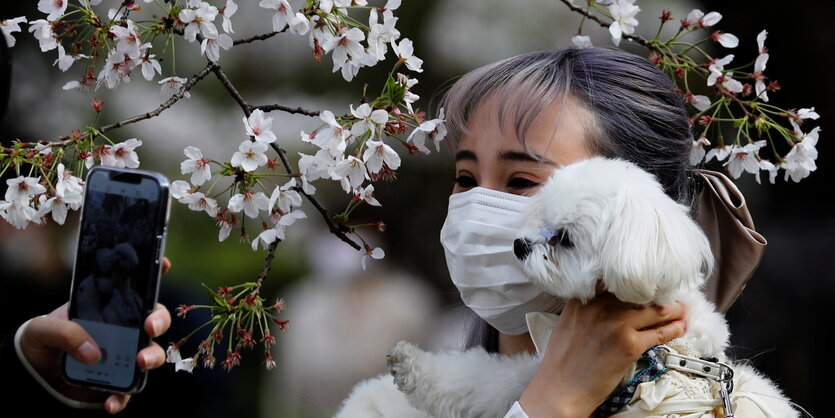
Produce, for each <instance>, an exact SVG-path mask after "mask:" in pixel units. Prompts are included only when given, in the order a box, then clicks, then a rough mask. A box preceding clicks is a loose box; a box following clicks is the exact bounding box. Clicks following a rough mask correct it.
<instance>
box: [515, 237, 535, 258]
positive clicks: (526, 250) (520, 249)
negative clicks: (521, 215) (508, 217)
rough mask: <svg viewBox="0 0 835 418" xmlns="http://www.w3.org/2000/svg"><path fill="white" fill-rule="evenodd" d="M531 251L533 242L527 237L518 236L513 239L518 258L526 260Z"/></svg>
mask: <svg viewBox="0 0 835 418" xmlns="http://www.w3.org/2000/svg"><path fill="white" fill-rule="evenodd" d="M530 253H531V242H530V241H528V240H527V239H525V238H517V239H516V240H515V241H513V254H516V258H518V259H520V260H524V259H526V258H528V254H530Z"/></svg>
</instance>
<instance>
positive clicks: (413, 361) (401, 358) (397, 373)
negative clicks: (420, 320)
mask: <svg viewBox="0 0 835 418" xmlns="http://www.w3.org/2000/svg"><path fill="white" fill-rule="evenodd" d="M422 354H423V351H422V350H421V349H419V348H417V347H416V346H415V345H414V344H411V343H408V342H406V341H400V342H399V343H397V345H395V346H394V348H392V349H391V351H389V353H388V355H387V356H386V362H387V363H388V371H389V373H391V375H392V376H394V384H395V385H397V388H398V389H400V391H401V392H403V393H405V394H407V395H409V394H411V393H412V392H414V391H415V389H416V388H417V385H418V378H419V373H418V370H417V365H418V363H419V358H420V357H421V356H422Z"/></svg>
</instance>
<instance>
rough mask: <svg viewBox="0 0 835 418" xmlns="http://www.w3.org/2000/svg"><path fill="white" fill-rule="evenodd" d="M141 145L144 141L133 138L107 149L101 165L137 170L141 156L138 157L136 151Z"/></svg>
mask: <svg viewBox="0 0 835 418" xmlns="http://www.w3.org/2000/svg"><path fill="white" fill-rule="evenodd" d="M141 145H142V141H140V140H138V139H136V138H131V139H128V140H127V141H124V142H120V143H118V144H116V145H113V146H112V147H109V148H106V151H107V152H102V153H101V163H102V165H109V166H113V167H127V168H137V167H139V156H138V155H136V151H134V150H135V149H136V148H137V147H139V146H141Z"/></svg>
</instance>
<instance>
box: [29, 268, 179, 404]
mask: <svg viewBox="0 0 835 418" xmlns="http://www.w3.org/2000/svg"><path fill="white" fill-rule="evenodd" d="M170 266H171V263H170V262H169V261H168V259H165V258H164V259H163V264H162V271H163V273H165V272H166V271H168V269H169V268H170ZM67 308H68V306H67V304H64V305H61V306H60V307H59V308H58V309H56V310H54V311H52V312H51V313H50V314H48V315H43V316H39V317H36V318H33V319H32V321H31V322H29V325H28V326H26V329H25V330H24V331H23V334H22V335H21V339H20V347H21V349H22V351H23V354H24V355H25V356H26V359H27V360H28V361H29V363H30V364H31V365H32V367H34V368H35V370H36V371H37V372H38V374H40V375H41V377H42V378H44V379H45V380H46V381H47V382H48V383H49V384H50V385H51V386H52V387H53V388H54V389H55V390H57V391H58V392H60V393H61V394H63V395H64V396H66V397H68V398H70V399H74V400H78V401H84V402H102V401H104V409H105V410H106V411H107V412H109V413H111V414H115V413H117V412H119V411H121V410H122V409H124V408H125V406H127V403H128V400H129V399H130V395H121V394H108V393H105V392H102V391H97V390H93V389H87V388H82V387H76V386H71V385H68V384H67V383H65V382H64V381H63V379H62V378H61V356H62V354H63V353H67V354H69V355H70V356H71V357H73V358H74V359H76V360H78V361H80V362H82V363H85V364H93V363H96V362H97V361H99V358H100V357H101V352H100V351H99V347H98V345H97V344H96V342H95V341H93V339H92V338H91V337H90V335H89V334H87V332H86V331H84V329H83V328H81V326H80V325H78V324H77V323H75V322H72V321H70V320H69V319H68V315H67ZM170 325H171V314H170V313H169V312H168V309H166V308H165V306H163V305H161V304H157V306H156V309H155V310H154V312H152V313H151V314H150V315H148V317H147V318H145V323H144V326H145V332H147V333H148V335H150V336H151V338H156V337H159V336H160V335H162V334H163V333H165V331H167V330H168V327H169V326H170ZM164 362H165V350H163V349H162V347H160V346H159V344H157V343H155V342H151V344H150V345H149V346H148V347H145V348H144V349H142V350H140V351H139V353H137V355H136V363H137V365H138V366H139V367H140V368H141V369H143V370H150V369H155V368H157V367H159V366H161V365H162V364H163V363H164Z"/></svg>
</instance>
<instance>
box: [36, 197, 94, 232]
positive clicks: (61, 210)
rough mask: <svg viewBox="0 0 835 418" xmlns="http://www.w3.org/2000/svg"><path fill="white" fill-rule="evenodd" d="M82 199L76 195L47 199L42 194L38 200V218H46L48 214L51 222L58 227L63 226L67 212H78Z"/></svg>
mask: <svg viewBox="0 0 835 418" xmlns="http://www.w3.org/2000/svg"><path fill="white" fill-rule="evenodd" d="M82 200H83V199H82V197H81V195H80V194H78V195H69V196H67V197H61V196H57V195H56V196H52V197H49V198H48V197H47V196H46V195H45V194H42V195H41V196H40V197H39V198H38V204H39V207H38V217H39V218H40V217H43V216H46V215H47V214H48V213H51V214H52V220H53V221H55V223H57V224H58V225H63V224H64V221H65V220H66V219H67V210H68V209H72V210H78V209H79V208H80V207H81V203H82Z"/></svg>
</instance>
